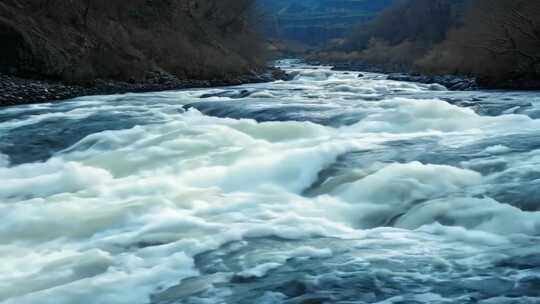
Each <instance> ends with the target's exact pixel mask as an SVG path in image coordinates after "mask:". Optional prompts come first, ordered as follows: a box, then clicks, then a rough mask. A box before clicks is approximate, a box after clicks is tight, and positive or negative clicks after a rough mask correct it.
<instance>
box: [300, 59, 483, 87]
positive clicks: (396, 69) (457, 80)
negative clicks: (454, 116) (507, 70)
mask: <svg viewBox="0 0 540 304" xmlns="http://www.w3.org/2000/svg"><path fill="white" fill-rule="evenodd" d="M309 63H310V64H315V65H319V64H325V65H331V66H333V67H334V68H333V69H334V70H338V71H360V72H371V73H382V74H388V79H390V80H397V81H407V82H418V83H424V84H434V83H437V84H440V85H443V86H444V87H446V88H447V89H449V90H451V91H471V90H478V89H479V88H481V87H482V86H480V85H479V84H478V82H477V81H476V79H474V78H471V77H464V76H457V75H421V74H417V73H410V72H408V71H407V70H406V69H404V68H403V67H400V66H392V65H382V64H370V63H363V62H320V61H310V62H309Z"/></svg>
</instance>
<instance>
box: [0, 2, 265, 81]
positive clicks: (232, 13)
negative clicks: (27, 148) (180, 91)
mask: <svg viewBox="0 0 540 304" xmlns="http://www.w3.org/2000/svg"><path fill="white" fill-rule="evenodd" d="M253 1H254V0H197V1H195V0H161V1H152V0H130V1H125V0H71V1H65V0H3V1H2V2H0V41H1V43H2V48H1V49H0V72H2V73H7V74H14V75H19V76H24V77H31V78H39V79H43V78H44V79H58V80H64V81H69V82H74V83H85V82H88V81H92V80H94V79H96V78H103V79H114V80H124V81H128V80H129V81H138V80H144V79H145V78H147V77H149V76H148V75H149V73H150V74H151V73H156V72H157V73H168V74H172V75H174V76H176V77H178V78H179V79H188V78H189V79H215V78H224V77H231V75H239V74H243V73H248V72H250V71H252V70H256V69H258V68H261V67H262V66H263V65H264V62H265V60H264V58H262V57H261V53H262V52H261V50H262V44H261V43H260V41H259V39H258V36H257V35H256V34H255V33H254V32H253V31H252V29H251V23H250V22H251V16H252V15H253V14H252V9H253V8H254V6H253Z"/></svg>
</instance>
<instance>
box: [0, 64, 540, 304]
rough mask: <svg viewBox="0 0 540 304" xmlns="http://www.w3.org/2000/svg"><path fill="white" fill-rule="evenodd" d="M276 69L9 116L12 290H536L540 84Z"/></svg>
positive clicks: (350, 297) (0, 226)
mask: <svg viewBox="0 0 540 304" xmlns="http://www.w3.org/2000/svg"><path fill="white" fill-rule="evenodd" d="M282 64H283V65H284V66H285V67H286V69H288V70H289V71H291V72H295V73H296V74H297V76H296V78H295V79H294V80H293V81H288V82H283V81H278V82H274V83H265V84H254V85H244V86H239V87H231V88H217V89H205V90H188V91H176V92H161V93H146V94H127V95H117V96H92V97H83V98H78V99H75V100H72V101H68V102H62V103H54V104H41V105H32V106H21V107H11V108H4V109H0V137H1V141H0V152H1V154H0V180H1V182H0V212H1V214H2V218H1V221H0V259H1V262H0V302H1V303H6V304H41V303H46V304H48V303H50V304H73V303H77V304H79V303H80V304H116V303H118V304H136V303H141V304H146V303H152V304H173V303H186V304H187V303H189V304H199V303H200V304H203V303H204V304H207V303H210V304H211V303H231V304H244V303H245V304H272V303H298V304H317V303H321V304H322V303H341V304H345V303H347V304H352V303H359V304H360V303H381V304H383V303H384V304H391V303H395V304H397V303H403V304H408V303H485V304H498V303H504V304H507V303H520V304H521V303H540V212H539V211H540V93H534V92H495V91H493V92H487V91H476V92H449V91H446V90H445V89H444V88H443V87H441V86H438V85H423V84H414V83H404V82H396V81H389V80H386V78H385V76H384V75H377V74H369V73H367V74H365V75H364V76H363V77H358V73H355V72H336V71H331V70H330V69H329V68H326V67H309V66H302V65H299V64H294V62H291V61H287V62H283V63H282Z"/></svg>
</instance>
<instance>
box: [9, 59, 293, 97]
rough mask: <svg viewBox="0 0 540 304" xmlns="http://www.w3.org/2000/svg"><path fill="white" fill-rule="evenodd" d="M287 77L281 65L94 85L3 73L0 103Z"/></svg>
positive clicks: (251, 81) (264, 80) (267, 80)
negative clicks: (205, 76) (219, 75)
mask: <svg viewBox="0 0 540 304" xmlns="http://www.w3.org/2000/svg"><path fill="white" fill-rule="evenodd" d="M280 79H281V80H287V79H288V75H287V74H286V73H285V72H284V71H282V70H280V69H275V68H272V69H269V70H268V71H266V72H265V73H255V72H253V73H251V74H247V75H242V76H238V77H231V78H225V79H212V80H181V79H178V78H176V77H174V76H172V75H170V74H166V73H157V72H156V73H153V74H150V75H148V76H147V78H146V80H145V81H143V82H136V81H129V82H122V81H105V80H96V81H94V82H93V83H92V84H91V85H88V86H81V85H69V84H65V83H62V82H54V81H43V80H31V79H24V78H19V77H14V76H9V75H5V74H0V107H3V106H11V105H21V104H33V103H42V102H50V101H57V100H64V99H70V98H75V97H79V96H87V95H107V94H122V93H141V92H151V91H166V90H180V89H188V88H207V87H218V86H227V85H240V84H245V83H258V82H270V81H274V80H280Z"/></svg>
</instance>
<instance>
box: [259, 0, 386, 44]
mask: <svg viewBox="0 0 540 304" xmlns="http://www.w3.org/2000/svg"><path fill="white" fill-rule="evenodd" d="M391 2H392V0H297V1H291V0H258V3H259V6H260V7H261V9H262V11H263V12H265V14H266V20H267V23H268V24H269V25H267V32H269V33H271V34H273V35H275V36H276V37H278V38H281V39H285V40H292V41H297V42H302V43H306V44H310V45H320V44H324V43H326V42H328V41H329V40H331V39H334V38H341V37H343V36H345V34H346V33H347V32H348V31H350V29H351V28H352V27H354V26H355V25H357V24H359V23H365V22H367V21H369V20H371V19H373V17H374V16H375V15H376V13H377V12H379V11H380V10H382V9H383V8H385V7H387V6H388V5H389V4H390V3H391Z"/></svg>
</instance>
